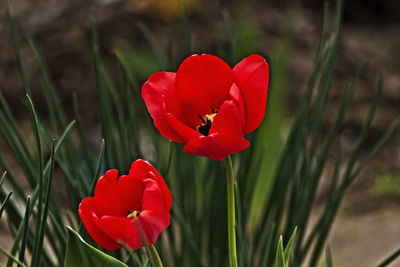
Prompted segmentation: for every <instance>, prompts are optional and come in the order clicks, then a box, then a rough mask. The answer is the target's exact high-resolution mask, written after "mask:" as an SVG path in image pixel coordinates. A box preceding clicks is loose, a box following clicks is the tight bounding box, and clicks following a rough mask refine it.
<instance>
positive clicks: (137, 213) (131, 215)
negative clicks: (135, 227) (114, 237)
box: [127, 210, 140, 220]
mask: <svg viewBox="0 0 400 267" xmlns="http://www.w3.org/2000/svg"><path fill="white" fill-rule="evenodd" d="M139 214H140V212H139V211H137V210H135V211H133V212H130V211H129V215H128V216H127V218H128V219H132V220H133V219H135V218H137V217H139Z"/></svg>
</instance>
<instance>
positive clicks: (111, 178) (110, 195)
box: [94, 169, 129, 217]
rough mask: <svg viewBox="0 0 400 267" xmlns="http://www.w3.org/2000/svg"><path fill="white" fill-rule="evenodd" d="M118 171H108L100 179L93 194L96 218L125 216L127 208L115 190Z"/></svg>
mask: <svg viewBox="0 0 400 267" xmlns="http://www.w3.org/2000/svg"><path fill="white" fill-rule="evenodd" d="M117 180H118V170H114V169H113V170H109V171H107V172H106V173H105V174H104V176H102V177H100V179H99V181H98V182H97V185H96V189H95V192H94V196H95V200H96V205H97V207H98V214H97V215H98V216H99V217H101V216H103V215H115V216H127V212H128V210H129V207H127V206H126V205H125V203H124V202H122V201H121V198H120V196H119V192H118V189H117Z"/></svg>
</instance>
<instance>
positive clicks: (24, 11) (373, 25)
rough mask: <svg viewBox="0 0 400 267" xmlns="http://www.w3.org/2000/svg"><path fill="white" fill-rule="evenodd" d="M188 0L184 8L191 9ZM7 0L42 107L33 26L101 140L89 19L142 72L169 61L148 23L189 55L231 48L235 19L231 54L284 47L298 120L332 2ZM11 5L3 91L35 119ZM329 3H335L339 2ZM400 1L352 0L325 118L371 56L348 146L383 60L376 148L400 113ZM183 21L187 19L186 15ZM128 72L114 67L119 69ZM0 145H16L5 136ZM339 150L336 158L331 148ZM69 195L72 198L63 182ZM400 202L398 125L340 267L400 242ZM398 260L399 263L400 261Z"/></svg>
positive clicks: (348, 128)
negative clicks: (157, 50) (26, 97)
mask: <svg viewBox="0 0 400 267" xmlns="http://www.w3.org/2000/svg"><path fill="white" fill-rule="evenodd" d="M181 1H182V2H183V3H184V8H185V12H184V14H186V15H187V16H185V17H182V14H183V13H182V5H180V2H181ZM294 2H295V3H294ZM8 3H10V5H11V7H12V9H13V11H14V16H15V20H16V24H17V26H18V28H19V31H20V35H21V45H22V51H23V56H24V60H25V64H26V69H27V75H28V79H29V81H30V84H31V87H32V88H31V90H32V95H33V100H34V102H35V106H36V108H37V111H38V113H39V115H40V116H41V118H42V120H44V121H45V120H46V118H49V116H48V114H46V108H45V106H46V104H45V99H44V98H43V96H42V93H41V92H42V91H41V90H42V89H41V79H40V77H41V74H40V70H39V67H38V65H37V62H36V60H35V57H34V54H33V52H32V50H31V49H30V47H29V42H28V39H27V38H26V36H28V37H30V38H32V39H33V40H35V42H36V44H37V46H38V48H39V51H40V52H41V54H42V56H43V57H44V59H45V61H46V64H47V67H48V70H49V72H50V76H51V77H52V78H53V81H54V83H55V85H56V88H58V90H59V94H60V95H61V96H62V105H63V106H64V107H65V109H66V111H67V112H70V114H69V115H71V118H72V112H73V111H72V108H69V107H71V106H72V104H71V103H72V93H73V92H76V93H77V96H78V101H79V104H80V109H81V115H82V122H83V127H84V128H85V130H86V132H87V133H89V136H90V138H89V140H90V142H91V144H89V145H91V146H93V147H96V146H98V144H99V142H100V139H101V130H100V128H99V116H98V112H97V108H95V107H93V103H95V102H96V99H97V96H96V89H95V75H94V68H93V56H92V51H91V37H90V19H91V18H94V20H95V22H96V25H97V30H98V39H99V44H100V50H101V53H102V54H103V55H104V59H105V61H106V62H109V63H110V64H114V65H115V66H117V64H115V62H116V59H115V54H119V55H122V57H123V58H124V59H125V60H126V62H128V63H129V64H130V65H131V67H132V68H135V69H136V70H137V73H136V75H137V76H138V78H139V79H140V80H142V81H145V80H146V79H147V77H148V75H149V74H150V73H153V72H155V71H160V69H159V66H160V64H156V63H155V62H156V61H157V60H160V59H159V58H157V55H154V53H153V52H152V51H153V50H152V49H153V48H152V47H151V46H150V45H149V42H148V40H147V39H148V38H149V36H146V32H149V31H150V32H151V33H152V34H153V35H152V36H151V37H153V38H155V39H156V41H155V43H156V44H159V45H160V47H165V46H168V45H171V46H172V49H171V51H172V54H171V55H167V56H170V57H173V58H179V59H180V60H178V62H180V61H181V60H182V59H183V58H185V57H186V56H187V55H186V54H185V49H184V48H185V47H186V48H187V47H188V46H189V47H190V50H191V51H193V52H195V53H211V54H216V53H219V54H220V55H221V54H222V55H223V54H224V51H227V50H229V49H230V47H229V38H230V36H229V29H227V26H226V25H227V23H226V20H227V19H229V20H230V21H231V22H232V26H233V27H234V28H235V31H236V35H235V36H234V38H238V42H237V43H238V47H237V58H236V59H233V60H232V62H229V63H230V65H231V66H233V65H234V64H235V63H237V62H238V61H239V60H240V59H242V58H243V57H245V56H247V55H249V54H251V53H259V54H261V55H263V56H264V57H266V58H267V60H268V59H269V58H270V57H271V56H273V53H274V52H275V51H278V50H280V51H285V53H286V57H287V58H286V60H287V62H286V66H287V69H286V70H285V71H286V76H285V79H284V82H283V86H282V90H283V94H284V96H285V98H284V101H283V112H284V116H285V117H286V118H288V120H290V118H291V117H292V116H293V114H294V113H295V112H296V110H297V108H298V104H299V102H300V99H301V96H302V95H303V93H304V91H305V88H306V83H307V80H308V77H309V76H310V72H311V68H312V65H313V59H314V55H315V51H316V49H317V47H318V39H319V35H320V32H321V25H322V10H323V1H318V0H302V1H289V0H280V1H272V0H271V1H262V0H252V1H228V0H220V1H218V0H216V1H208V0H207V1H206V0H68V1H66V0H35V1H27V0H13V1H8ZM5 4H6V1H3V0H0V7H1V12H0V13H1V15H0V21H1V23H0V51H1V52H0V90H1V92H2V93H3V94H4V95H5V98H6V99H7V101H8V102H9V104H10V106H11V108H12V110H13V112H14V114H16V116H17V118H18V120H19V122H20V123H21V125H24V124H25V125H26V127H27V128H28V127H30V124H29V114H28V113H27V112H26V109H25V108H21V106H22V105H23V101H22V98H23V89H22V83H21V79H20V76H19V72H18V64H17V61H16V57H15V54H14V52H13V44H12V38H11V35H10V30H9V27H8V23H7V18H6V15H5V8H4V7H5ZM330 6H331V9H332V13H333V10H334V6H335V4H334V2H332V3H331V5H330ZM399 10H400V2H399V1H395V0H352V1H345V6H344V21H343V27H342V33H341V38H340V43H339V50H338V55H337V60H336V64H335V72H334V78H333V89H332V91H331V96H330V100H329V103H328V105H329V106H328V111H327V116H326V120H325V124H324V128H325V129H327V127H328V126H329V125H330V123H331V121H332V118H331V117H330V114H333V112H334V111H335V110H336V108H337V106H338V103H339V100H340V96H341V95H342V93H343V88H344V87H345V83H346V82H348V81H349V80H350V79H352V78H353V77H354V75H355V73H356V70H357V67H358V66H359V65H360V63H362V62H364V63H365V69H364V72H363V73H362V75H361V79H360V82H359V85H358V87H359V88H358V90H357V93H356V95H355V98H354V101H353V102H352V106H351V107H350V112H349V113H348V114H347V116H346V118H345V122H344V124H343V126H342V127H341V129H340V136H339V138H340V139H341V143H342V145H343V150H344V155H345V156H346V155H348V154H349V153H350V152H351V151H352V148H353V147H354V144H355V141H356V138H357V136H358V134H359V132H360V130H361V125H362V122H363V120H364V118H365V116H366V114H367V112H368V108H369V105H370V102H371V99H372V96H373V91H374V89H375V88H376V85H377V82H378V78H379V73H380V71H382V70H383V71H384V73H385V79H384V87H383V94H382V99H381V102H380V105H379V107H378V111H377V114H376V116H375V119H374V121H373V122H372V127H371V129H370V131H369V133H368V136H367V142H366V145H365V147H363V150H367V149H368V148H369V147H368V144H372V143H374V142H375V141H376V140H377V138H378V136H380V135H381V134H382V133H383V132H384V130H385V129H386V128H387V127H388V126H389V125H390V123H391V122H392V121H393V120H394V119H396V118H398V117H399V115H400V16H399V12H398V11H399ZM332 17H333V15H332ZM182 20H186V23H185V24H182V23H181V21H182ZM182 25H184V26H182ZM185 31H189V32H190V34H189V35H190V38H189V39H187V38H186V39H185V38H184V37H183V36H184V34H182V32H185ZM282 49H283V50H282ZM177 67H178V66H174V65H172V66H168V65H167V64H166V65H165V68H164V69H163V70H170V71H176V68H177ZM118 71H119V69H118V68H115V72H116V73H117V72H118ZM273 71H274V69H273V68H272V69H271V72H273ZM330 111H332V112H331V113H330ZM267 116H268V114H267ZM29 129H30V128H29ZM32 139H33V137H32ZM0 151H1V153H3V154H4V153H7V149H6V146H5V143H4V140H2V139H0ZM346 153H347V154H346ZM331 160H332V162H333V155H332V159H331ZM11 164H12V162H11ZM11 166H12V165H11ZM59 193H60V196H61V197H63V192H62V190H60V192H59ZM323 199H324V184H323V183H322V184H321V188H320V193H319V198H317V201H316V209H315V213H316V214H318V201H320V200H321V201H322V200H323ZM399 208H400V132H399V131H397V132H396V133H395V134H394V135H393V136H392V137H391V138H390V139H389V141H388V142H387V143H386V145H385V146H384V147H383V149H382V150H381V151H380V152H379V153H378V155H376V156H375V157H374V158H373V159H372V160H371V161H370V163H369V164H368V166H367V167H366V168H365V169H364V170H363V172H362V173H361V174H360V176H359V177H358V178H357V179H356V180H355V182H354V183H353V184H352V186H351V188H350V189H349V191H348V193H347V195H346V197H345V200H344V201H343V204H342V206H341V209H340V212H339V216H338V218H337V220H336V222H335V224H334V227H333V230H332V232H331V234H330V238H329V241H328V244H329V245H330V247H331V251H332V255H333V258H334V262H335V266H348V267H350V266H372V265H373V264H374V263H377V262H378V261H379V260H380V259H381V258H382V257H383V256H385V255H388V254H390V253H391V252H393V251H394V250H395V249H397V248H399V247H400V212H399V210H400V209H399ZM3 228H4V227H3ZM0 231H3V232H0V235H1V238H0V247H5V248H7V247H8V246H9V240H7V238H3V237H5V236H6V234H5V232H4V231H5V230H3V229H2V228H0ZM349 245H351V247H350V246H349ZM391 266H400V260H397V261H395V262H394V263H393V264H392V265H391Z"/></svg>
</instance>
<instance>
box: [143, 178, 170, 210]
mask: <svg viewBox="0 0 400 267" xmlns="http://www.w3.org/2000/svg"><path fill="white" fill-rule="evenodd" d="M143 183H144V186H145V189H144V192H143V204H142V210H143V211H144V210H153V209H162V210H164V209H165V208H164V200H163V197H162V194H161V190H160V186H159V185H158V183H157V181H156V180H154V179H144V180H143Z"/></svg>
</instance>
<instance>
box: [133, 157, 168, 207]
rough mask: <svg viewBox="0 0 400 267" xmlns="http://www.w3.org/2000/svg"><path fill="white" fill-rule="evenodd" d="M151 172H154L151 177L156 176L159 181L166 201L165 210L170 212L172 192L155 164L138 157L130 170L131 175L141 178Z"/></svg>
mask: <svg viewBox="0 0 400 267" xmlns="http://www.w3.org/2000/svg"><path fill="white" fill-rule="evenodd" d="M149 174H152V175H151V176H150V177H154V178H155V180H156V181H157V183H158V186H159V188H160V190H161V194H162V198H163V202H164V210H165V211H167V212H168V211H169V210H170V209H171V205H172V198H171V194H170V193H169V191H168V187H167V185H166V184H165V182H164V179H163V178H162V177H161V175H160V174H159V173H158V171H157V170H156V169H155V168H154V167H153V165H151V164H150V163H149V162H147V161H145V160H141V159H138V160H136V161H135V162H133V163H132V166H131V169H130V170H129V175H130V176H133V177H136V178H137V179H140V180H144V179H146V178H148V177H149Z"/></svg>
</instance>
